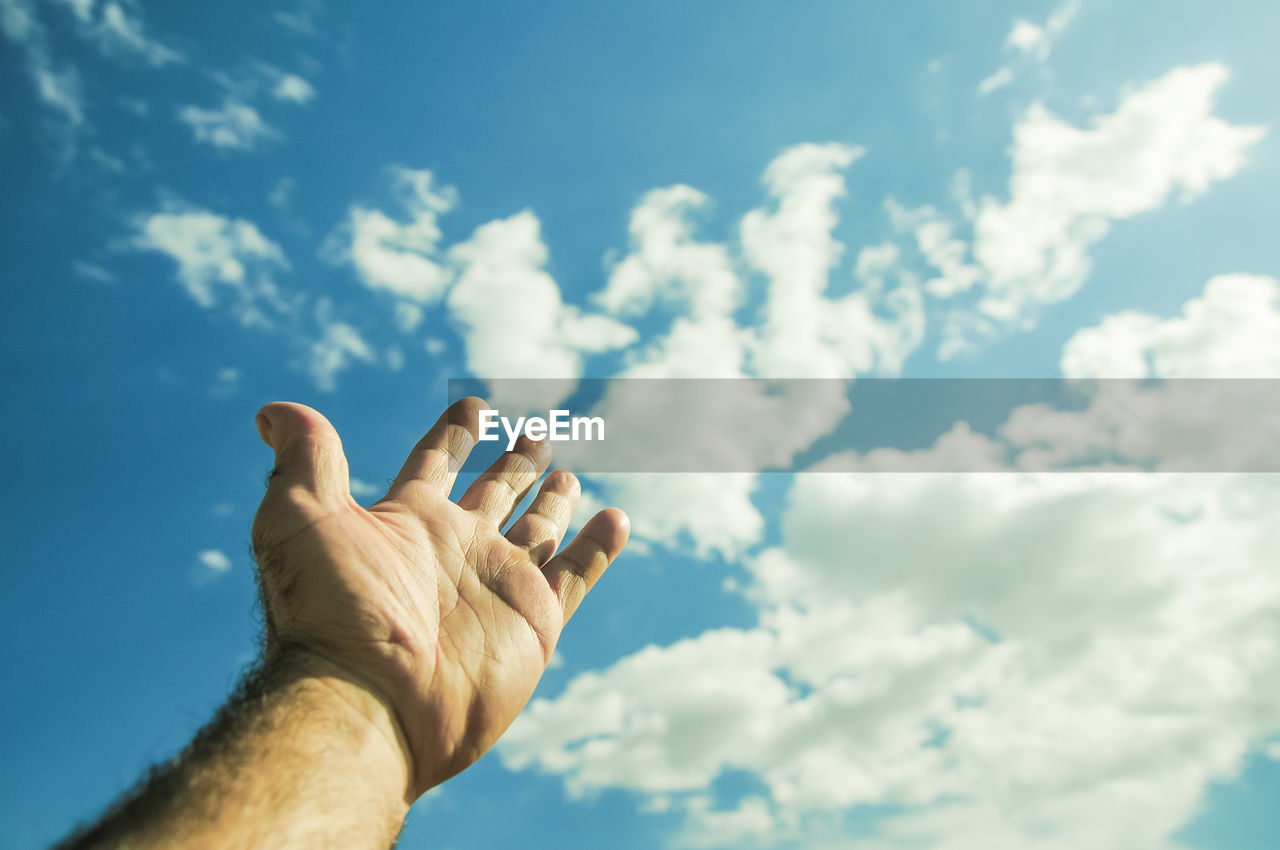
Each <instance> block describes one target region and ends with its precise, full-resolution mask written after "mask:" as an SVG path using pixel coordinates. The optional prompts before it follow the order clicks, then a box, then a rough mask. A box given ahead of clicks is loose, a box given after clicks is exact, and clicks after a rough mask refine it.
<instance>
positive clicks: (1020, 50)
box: [978, 0, 1080, 97]
mask: <svg viewBox="0 0 1280 850" xmlns="http://www.w3.org/2000/svg"><path fill="white" fill-rule="evenodd" d="M1079 12H1080V3H1079V0H1067V2H1065V3H1063V4H1062V5H1061V6H1059V7H1058V8H1057V9H1055V10H1054V11H1053V13H1052V14H1050V15H1049V19H1048V20H1047V21H1046V22H1045V24H1044V26H1041V25H1039V24H1036V23H1033V22H1032V21H1028V20H1027V19H1026V18H1017V19H1015V20H1014V22H1013V26H1012V27H1010V28H1009V34H1008V35H1007V36H1005V40H1004V48H1005V51H1006V52H1013V53H1015V54H1016V56H1017V60H1021V61H1020V62H1018V61H1015V62H1014V64H1009V65H1003V66H1001V67H1000V68H999V69H998V70H996V71H995V72H994V73H992V74H991V75H990V76H988V77H985V78H984V79H983V80H982V81H981V82H980V83H978V95H979V96H980V97H985V96H986V95H989V94H991V92H993V91H995V90H997V89H1001V88H1004V87H1005V86H1007V85H1009V84H1010V83H1012V82H1013V81H1014V80H1015V79H1016V78H1017V71H1016V70H1015V65H1018V64H1021V66H1022V67H1023V68H1025V67H1026V65H1027V64H1028V63H1031V64H1039V63H1043V62H1044V61H1045V60H1047V59H1048V58H1049V54H1050V52H1051V51H1052V49H1053V43H1054V41H1056V40H1057V38H1058V36H1059V35H1061V34H1062V32H1063V31H1064V30H1065V29H1066V28H1067V25H1068V24H1070V23H1071V22H1072V21H1073V20H1074V19H1075V17H1076V15H1077V14H1079Z"/></svg>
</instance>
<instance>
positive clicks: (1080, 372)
mask: <svg viewBox="0 0 1280 850" xmlns="http://www.w3.org/2000/svg"><path fill="white" fill-rule="evenodd" d="M1062 374H1063V375H1064V376H1065V377H1068V378H1146V377H1151V376H1159V377H1168V378H1280V281H1276V280H1275V279H1274V278H1270V277H1263V276H1259V275H1248V274H1229V275H1218V276H1217V277H1214V278H1213V279H1211V280H1210V281H1209V282H1208V283H1207V284H1205V288H1204V295H1203V296H1201V297H1199V298H1193V299H1191V300H1190V301H1188V302H1187V303H1186V304H1185V305H1183V308H1182V315H1181V316H1180V317H1176V318H1172V319H1161V318H1160V317H1157V316H1152V315H1149V314H1147V313H1139V312H1128V313H1120V314H1117V315H1113V316H1107V317H1106V318H1105V319H1103V320H1102V322H1101V323H1100V324H1098V325H1097V326H1095V327H1091V328H1082V329H1081V330H1079V331H1076V333H1075V335H1074V336H1072V337H1071V339H1070V340H1069V341H1068V342H1067V345H1066V347H1065V348H1064V349H1063V353H1062Z"/></svg>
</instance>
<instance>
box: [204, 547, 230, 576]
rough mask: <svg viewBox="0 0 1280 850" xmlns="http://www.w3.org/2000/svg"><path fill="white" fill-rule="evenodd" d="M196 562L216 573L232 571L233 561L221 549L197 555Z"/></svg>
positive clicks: (206, 550) (205, 551)
mask: <svg viewBox="0 0 1280 850" xmlns="http://www.w3.org/2000/svg"><path fill="white" fill-rule="evenodd" d="M196 560H198V561H199V562H200V564H201V565H202V566H204V567H205V568H207V569H209V570H212V571H213V572H215V573H225V572H226V571H227V570H229V569H231V559H230V558H228V557H227V555H226V553H225V552H223V551H222V550H221V549H205V550H204V551H202V552H200V553H199V554H198V555H196Z"/></svg>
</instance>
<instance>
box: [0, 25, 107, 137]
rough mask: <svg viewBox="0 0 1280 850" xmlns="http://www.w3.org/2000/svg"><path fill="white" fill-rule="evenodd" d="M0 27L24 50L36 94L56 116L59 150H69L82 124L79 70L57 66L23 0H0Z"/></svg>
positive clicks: (46, 36) (40, 27) (84, 123)
mask: <svg viewBox="0 0 1280 850" xmlns="http://www.w3.org/2000/svg"><path fill="white" fill-rule="evenodd" d="M0 31H3V33H4V35H5V38H7V39H8V40H9V41H10V42H11V43H12V44H14V45H15V46H17V47H18V49H19V50H21V51H22V53H23V54H24V58H25V65H26V71H27V74H28V75H29V76H30V77H31V81H32V83H33V85H34V87H35V92H36V96H37V97H38V98H39V99H40V102H41V103H42V104H44V105H45V106H46V107H48V108H49V109H50V110H52V111H53V113H54V114H55V115H56V116H57V120H58V122H59V126H58V130H57V132H58V133H59V135H60V142H61V144H62V146H63V149H64V151H63V153H64V155H71V154H73V153H74V152H75V146H76V140H77V136H78V134H79V132H80V131H81V130H82V129H83V128H84V126H85V125H86V121H85V107H84V101H83V96H82V94H81V84H80V74H79V72H78V71H77V70H76V69H75V67H74V66H72V65H69V64H68V65H63V66H62V67H60V68H59V67H57V65H56V63H55V62H54V60H53V57H52V55H51V52H50V49H49V39H48V35H47V34H46V32H45V28H44V26H43V25H42V24H41V22H40V19H39V18H38V17H37V16H36V13H35V8H34V7H33V6H32V4H31V3H30V2H27V0H0Z"/></svg>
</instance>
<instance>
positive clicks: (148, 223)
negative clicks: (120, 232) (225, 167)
mask: <svg viewBox="0 0 1280 850" xmlns="http://www.w3.org/2000/svg"><path fill="white" fill-rule="evenodd" d="M134 225H135V228H136V230H137V233H136V235H135V236H134V237H133V240H132V242H131V244H132V246H133V247H135V248H139V249H142V250H147V251H158V252H160V253H163V254H166V255H168V256H169V257H170V258H172V259H173V260H174V261H175V262H176V263H177V264H178V281H179V283H181V284H182V287H183V288H184V289H185V290H186V291H187V294H188V295H190V296H191V297H192V298H193V299H194V300H195V302H196V303H197V304H199V305H200V306H201V307H205V308H211V307H213V306H215V305H216V304H217V303H218V302H219V300H220V299H219V296H218V293H219V292H225V293H227V294H228V295H230V297H231V299H232V303H231V304H230V305H229V306H230V309H231V310H232V312H233V313H234V314H235V315H236V316H237V318H239V320H240V321H241V322H242V323H243V324H246V325H266V324H270V322H271V316H272V315H273V314H278V313H287V312H289V311H290V309H291V306H290V304H289V303H288V301H287V300H286V299H285V298H284V297H283V296H282V295H281V293H280V291H279V290H278V288H277V287H276V285H275V282H274V280H273V279H272V275H273V274H274V273H275V272H277V271H280V270H284V269H288V268H289V262H288V260H287V259H286V258H285V255H284V251H283V250H282V249H281V248H280V246H279V245H277V244H276V243H275V242H272V241H271V240H270V239H268V238H267V237H266V236H264V235H263V234H262V231H260V230H259V229H258V227H257V225H255V224H254V223H253V222H250V221H246V220H245V219H241V218H236V219H232V218H227V217H226V216H222V215H218V214H217V213H213V212H210V211H208V210H201V209H196V208H178V207H172V208H168V209H165V210H163V211H160V212H155V213H151V214H150V215H146V216H142V217H140V218H138V219H137V220H136V221H135V223H134Z"/></svg>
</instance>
